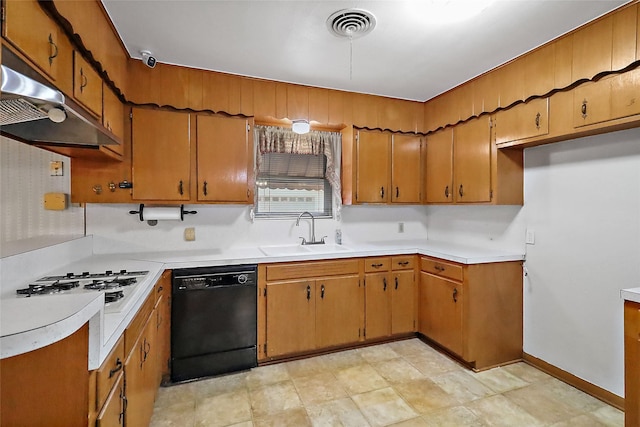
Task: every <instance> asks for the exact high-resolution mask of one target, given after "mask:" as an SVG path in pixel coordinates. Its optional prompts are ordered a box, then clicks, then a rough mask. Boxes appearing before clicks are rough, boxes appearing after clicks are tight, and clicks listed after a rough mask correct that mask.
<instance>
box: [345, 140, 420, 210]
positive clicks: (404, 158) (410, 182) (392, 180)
mask: <svg viewBox="0 0 640 427" xmlns="http://www.w3.org/2000/svg"><path fill="white" fill-rule="evenodd" d="M355 138H356V162H357V165H356V201H357V202H358V203H420V198H421V187H422V185H421V182H422V181H421V171H422V169H421V164H422V161H421V151H422V139H421V137H419V136H417V135H395V134H391V133H388V132H382V131H368V130H358V131H357V132H356V134H355Z"/></svg>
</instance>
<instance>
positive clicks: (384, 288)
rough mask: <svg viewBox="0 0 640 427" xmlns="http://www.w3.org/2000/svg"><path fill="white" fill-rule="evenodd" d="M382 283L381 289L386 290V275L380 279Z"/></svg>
mask: <svg viewBox="0 0 640 427" xmlns="http://www.w3.org/2000/svg"><path fill="white" fill-rule="evenodd" d="M382 284H383V286H382V290H383V291H386V290H387V278H386V277H384V278H383V279H382Z"/></svg>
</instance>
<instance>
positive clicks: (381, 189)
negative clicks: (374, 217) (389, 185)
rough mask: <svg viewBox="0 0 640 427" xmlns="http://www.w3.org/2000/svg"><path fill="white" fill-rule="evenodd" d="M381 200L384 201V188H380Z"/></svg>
mask: <svg viewBox="0 0 640 427" xmlns="http://www.w3.org/2000/svg"><path fill="white" fill-rule="evenodd" d="M380 198H381V199H384V187H380Z"/></svg>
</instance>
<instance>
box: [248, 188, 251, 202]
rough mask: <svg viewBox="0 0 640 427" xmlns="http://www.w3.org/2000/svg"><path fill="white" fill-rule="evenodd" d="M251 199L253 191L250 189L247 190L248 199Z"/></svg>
mask: <svg viewBox="0 0 640 427" xmlns="http://www.w3.org/2000/svg"><path fill="white" fill-rule="evenodd" d="M249 197H251V190H249V189H248V188H247V199H248V198H249Z"/></svg>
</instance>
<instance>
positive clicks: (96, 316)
mask: <svg viewBox="0 0 640 427" xmlns="http://www.w3.org/2000/svg"><path fill="white" fill-rule="evenodd" d="M409 254H419V255H425V256H431V257H435V258H440V259H444V260H448V261H453V262H457V263H461V264H482V263H493V262H508V261H522V260H523V259H524V254H522V253H516V252H509V251H497V250H488V249H483V248H478V247H470V246H464V245H458V244H452V243H446V242H436V241H430V240H415V241H385V242H368V243H358V244H346V245H333V244H327V245H313V246H311V245H309V246H300V245H274V246H262V247H245V248H229V249H215V248H213V249H201V250H194V251H167V252H139V253H125V254H105V255H99V254H94V255H91V256H87V257H85V258H81V259H79V260H78V261H75V262H71V263H69V264H67V265H64V266H61V267H60V268H56V269H55V270H53V271H51V272H49V274H51V275H54V274H65V273H67V272H70V271H105V270H113V271H119V270H120V269H122V268H126V269H127V270H146V271H148V272H149V273H148V274H147V275H146V276H145V277H144V279H143V280H142V281H141V282H140V283H138V284H137V285H136V289H135V293H134V294H132V295H131V297H130V298H128V299H127V306H126V307H124V308H123V309H122V310H121V311H119V312H117V313H105V311H104V296H103V294H102V293H83V294H64V293H61V294H58V295H49V296H42V297H32V298H24V297H18V296H15V295H14V294H15V290H13V292H12V293H6V292H5V294H4V295H5V296H4V297H3V298H1V299H0V358H7V357H12V356H16V355H19V354H22V353H26V352H29V351H32V350H36V349H39V348H42V347H44V346H46V345H49V344H52V343H54V342H57V341H59V340H61V339H64V338H66V337H68V336H70V335H71V334H72V333H74V332H75V331H77V330H78V329H79V328H80V327H82V326H83V325H84V324H85V323H86V322H89V366H88V369H90V370H92V369H96V368H98V367H99V366H100V365H101V364H102V362H103V361H104V360H105V358H106V357H107V356H108V354H109V352H110V351H111V349H112V348H113V347H114V345H115V344H116V342H117V341H118V338H119V337H120V336H121V334H122V333H123V332H124V330H125V329H126V327H127V326H128V325H129V323H130V322H131V320H132V319H133V318H134V316H135V315H136V313H137V312H138V310H139V309H140V307H141V306H142V304H143V303H144V301H145V299H146V297H147V296H148V295H149V293H150V292H151V291H152V289H153V286H154V285H155V283H156V282H157V280H158V279H159V278H160V276H161V275H162V272H163V271H164V270H166V269H176V268H189V267H203V266H219V265H234V264H237V265H239V264H262V263H276V262H293V261H310V260H319V259H343V258H360V257H368V256H386V255H409ZM33 280H34V278H33V277H29V276H28V273H25V278H24V281H20V280H19V281H17V283H15V284H12V286H13V287H15V289H19V288H21V287H26V286H27V285H28V284H29V283H30V282H31V281H33ZM5 290H6V289H5Z"/></svg>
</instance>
